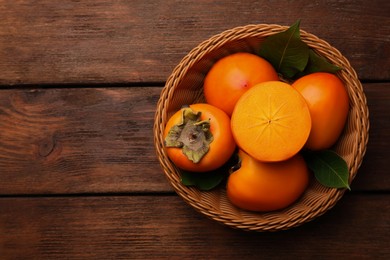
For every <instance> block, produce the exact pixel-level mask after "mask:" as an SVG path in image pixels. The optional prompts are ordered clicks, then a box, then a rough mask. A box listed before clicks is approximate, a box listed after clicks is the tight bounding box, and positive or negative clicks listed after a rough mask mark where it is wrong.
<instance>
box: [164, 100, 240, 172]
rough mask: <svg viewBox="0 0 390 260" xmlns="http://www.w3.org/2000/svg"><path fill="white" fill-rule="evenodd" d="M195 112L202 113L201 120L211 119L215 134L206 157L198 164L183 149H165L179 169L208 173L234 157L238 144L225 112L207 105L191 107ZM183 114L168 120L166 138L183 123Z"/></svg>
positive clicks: (165, 131) (176, 114)
mask: <svg viewBox="0 0 390 260" xmlns="http://www.w3.org/2000/svg"><path fill="white" fill-rule="evenodd" d="M190 108H192V109H193V110H194V111H195V112H197V111H200V112H202V114H201V117H200V119H201V120H206V119H208V118H209V119H210V131H211V133H212V134H213V137H214V139H213V141H212V142H211V143H210V149H209V151H208V152H207V153H206V155H205V156H204V157H203V158H202V159H201V160H200V161H199V162H198V163H194V162H192V161H191V160H189V159H188V158H187V157H186V156H185V155H184V154H183V153H182V149H181V148H175V147H165V150H166V152H167V155H168V157H169V158H170V159H171V160H172V162H173V163H174V164H175V165H176V166H177V167H179V168H181V169H183V170H187V171H192V172H207V171H212V170H215V169H217V168H219V167H221V166H222V165H223V164H225V163H226V162H227V161H228V160H229V159H230V157H231V156H232V154H233V152H234V150H235V148H236V143H235V141H234V139H233V135H232V132H231V130H230V117H229V116H228V115H226V113H225V112H223V111H222V110H220V109H219V108H216V107H214V106H211V105H209V104H205V103H198V104H192V105H190ZM181 117H182V112H181V110H179V111H177V112H176V113H175V114H174V115H173V116H172V117H170V119H169V120H168V122H167V124H166V126H165V129H164V138H165V137H166V136H167V135H168V132H169V129H171V128H172V126H173V125H175V124H178V123H180V122H181Z"/></svg>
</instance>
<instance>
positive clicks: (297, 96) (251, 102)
mask: <svg viewBox="0 0 390 260" xmlns="http://www.w3.org/2000/svg"><path fill="white" fill-rule="evenodd" d="M203 89H204V96H205V99H206V102H207V103H202V104H193V105H190V106H189V107H186V108H183V109H181V110H180V111H177V113H176V114H174V115H173V116H172V117H171V118H170V119H169V121H168V123H167V125H166V127H165V133H164V136H165V137H166V139H165V141H166V152H167V155H168V156H169V158H170V159H171V160H172V162H173V163H174V164H176V166H177V167H179V168H181V169H183V170H186V171H191V172H210V171H213V170H215V169H218V168H220V167H221V166H222V165H223V164H225V163H226V162H227V161H228V160H229V158H231V157H232V155H233V153H234V152H235V151H236V150H238V156H239V158H240V167H239V168H238V169H237V170H235V171H234V172H232V173H231V174H230V175H229V176H228V180H227V185H226V191H227V196H228V198H229V200H230V201H231V202H232V204H234V205H236V206H237V207H240V208H242V209H246V210H252V211H272V210H278V209H282V208H285V207H287V206H288V205H290V204H292V203H293V202H294V201H295V200H297V199H298V198H299V197H300V196H301V195H302V194H303V192H304V191H305V189H306V187H307V185H308V183H309V170H308V167H307V165H306V162H305V160H304V159H303V157H302V155H301V154H300V151H302V150H303V149H310V150H321V149H327V148H329V147H331V146H332V145H333V144H334V143H335V142H336V141H337V139H338V138H339V136H340V134H341V132H342V130H343V128H344V124H345V121H346V118H347V114H348V108H349V103H348V102H349V101H348V94H347V92H346V90H345V87H344V84H343V83H342V81H341V80H340V79H339V78H338V77H337V76H336V75H334V74H331V73H325V72H316V73H311V74H308V75H306V76H302V77H301V78H299V79H297V80H296V81H294V82H293V83H292V84H289V83H286V82H283V81H281V80H280V79H279V77H278V73H277V72H276V70H275V69H274V68H273V66H272V65H271V64H270V63H269V62H268V61H267V60H265V59H263V58H261V57H260V56H258V55H255V54H250V53H244V52H240V53H235V54H231V55H228V56H226V57H224V58H222V59H220V60H219V61H217V62H216V63H215V64H214V65H213V66H212V68H211V69H210V71H209V72H208V73H207V75H206V77H205V80H204V86H203ZM209 174H212V172H210V173H209Z"/></svg>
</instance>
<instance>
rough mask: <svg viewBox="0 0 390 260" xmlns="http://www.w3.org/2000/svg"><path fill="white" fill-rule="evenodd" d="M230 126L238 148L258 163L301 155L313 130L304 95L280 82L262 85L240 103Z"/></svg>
mask: <svg viewBox="0 0 390 260" xmlns="http://www.w3.org/2000/svg"><path fill="white" fill-rule="evenodd" d="M231 127H232V133H233V136H234V139H235V141H236V143H237V145H238V146H239V147H240V148H241V149H243V150H244V151H245V152H247V153H248V154H250V155H251V156H252V157H254V158H255V159H257V160H260V161H266V162H275V161H282V160H286V159H288V158H290V157H292V156H294V155H295V154H296V153H298V152H299V151H300V150H301V148H302V147H303V146H304V144H305V143H306V141H307V138H308V136H309V133H310V128H311V118H310V112H309V108H308V106H307V104H306V102H305V100H304V98H303V97H302V95H301V94H300V93H299V92H298V91H297V90H295V89H294V88H293V87H292V86H291V85H289V84H287V83H284V82H281V81H268V82H263V83H259V84H257V85H256V86H254V87H252V88H251V89H249V90H248V91H247V92H245V93H244V94H243V95H242V96H241V98H240V99H239V100H238V102H237V104H236V106H235V108H234V111H233V114H232V117H231Z"/></svg>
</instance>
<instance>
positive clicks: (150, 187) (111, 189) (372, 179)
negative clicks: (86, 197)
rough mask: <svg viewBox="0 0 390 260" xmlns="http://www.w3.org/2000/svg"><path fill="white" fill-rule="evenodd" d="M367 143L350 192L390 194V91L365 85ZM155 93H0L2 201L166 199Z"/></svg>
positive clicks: (90, 90) (124, 90)
mask: <svg viewBox="0 0 390 260" xmlns="http://www.w3.org/2000/svg"><path fill="white" fill-rule="evenodd" d="M364 87H365V92H366V95H367V99H368V105H369V109H370V120H371V129H370V140H369V145H368V149H367V153H366V156H365V158H364V161H363V164H362V167H361V169H360V171H359V172H358V174H357V177H356V179H355V181H354V182H353V183H352V189H353V190H377V191H385V190H387V191H389V190H390V179H389V178H387V175H388V169H389V168H390V167H389V166H390V165H389V160H388V159H387V158H388V155H389V152H388V151H389V150H390V143H389V141H388V140H390V138H389V133H390V122H389V120H388V114H389V113H390V106H389V103H388V100H389V98H390V92H389V91H390V84H389V83H375V84H373V83H372V84H365V85H364ZM160 91H161V87H129V88H115V87H112V88H70V89H57V88H54V89H25V90H22V89H20V90H1V91H0V169H1V175H0V176H1V182H0V194H66V193H127V192H129V193H134V192H135V193H138V192H171V191H172V189H171V187H170V185H168V183H167V181H166V179H165V177H164V175H163V172H162V170H161V167H160V166H159V163H158V161H157V158H156V155H155V150H154V145H153V129H152V128H153V117H154V113H155V109H156V103H157V100H158V98H159V94H160Z"/></svg>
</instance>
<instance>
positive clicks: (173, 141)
mask: <svg viewBox="0 0 390 260" xmlns="http://www.w3.org/2000/svg"><path fill="white" fill-rule="evenodd" d="M200 116H201V112H200V111H198V112H196V113H195V112H194V111H193V110H192V109H191V108H190V107H184V108H182V118H181V122H180V123H179V124H176V125H174V126H173V127H172V128H171V129H169V132H168V135H167V137H166V138H165V146H166V147H176V148H181V149H182V152H183V154H184V155H185V156H186V157H187V158H188V159H189V160H191V161H192V162H193V163H198V162H200V160H201V159H202V158H203V156H205V155H206V153H207V152H208V151H209V149H210V144H211V142H212V141H213V139H214V138H213V134H212V133H211V131H210V119H207V120H200Z"/></svg>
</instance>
